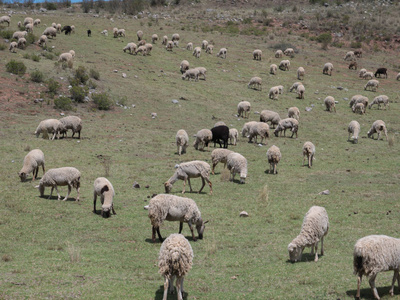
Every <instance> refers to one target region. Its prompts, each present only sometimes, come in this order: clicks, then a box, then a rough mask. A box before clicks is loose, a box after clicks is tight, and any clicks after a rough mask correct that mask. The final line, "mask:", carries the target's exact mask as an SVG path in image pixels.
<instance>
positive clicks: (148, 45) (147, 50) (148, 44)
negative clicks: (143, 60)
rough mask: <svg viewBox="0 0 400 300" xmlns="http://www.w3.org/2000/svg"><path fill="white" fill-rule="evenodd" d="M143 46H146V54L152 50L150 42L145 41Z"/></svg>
mask: <svg viewBox="0 0 400 300" xmlns="http://www.w3.org/2000/svg"><path fill="white" fill-rule="evenodd" d="M144 46H145V47H146V55H150V52H151V50H153V45H152V44H150V43H146V44H144Z"/></svg>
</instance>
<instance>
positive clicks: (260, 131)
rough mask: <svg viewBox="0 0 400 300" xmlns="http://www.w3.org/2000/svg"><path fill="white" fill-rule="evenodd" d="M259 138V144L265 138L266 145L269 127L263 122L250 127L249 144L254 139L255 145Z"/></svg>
mask: <svg viewBox="0 0 400 300" xmlns="http://www.w3.org/2000/svg"><path fill="white" fill-rule="evenodd" d="M258 136H260V137H261V142H260V143H261V144H262V143H263V140H264V138H265V144H267V138H269V125H268V124H267V123H264V122H256V123H255V124H253V125H252V126H250V129H249V133H248V138H249V143H251V142H252V140H253V138H255V143H257V137H258Z"/></svg>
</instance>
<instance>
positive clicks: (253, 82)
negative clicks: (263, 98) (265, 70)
mask: <svg viewBox="0 0 400 300" xmlns="http://www.w3.org/2000/svg"><path fill="white" fill-rule="evenodd" d="M247 87H248V88H253V89H257V90H258V89H260V91H262V79H261V78H260V77H252V78H251V79H250V81H249V83H248V84H247Z"/></svg>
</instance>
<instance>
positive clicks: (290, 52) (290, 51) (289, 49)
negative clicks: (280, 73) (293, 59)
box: [283, 48, 294, 56]
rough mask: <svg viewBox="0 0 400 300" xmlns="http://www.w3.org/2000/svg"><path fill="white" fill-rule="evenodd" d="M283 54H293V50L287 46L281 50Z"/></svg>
mask: <svg viewBox="0 0 400 300" xmlns="http://www.w3.org/2000/svg"><path fill="white" fill-rule="evenodd" d="M283 54H285V55H286V56H292V55H294V50H293V49H292V48H287V49H286V50H285V51H283Z"/></svg>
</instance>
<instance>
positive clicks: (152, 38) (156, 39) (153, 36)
mask: <svg viewBox="0 0 400 300" xmlns="http://www.w3.org/2000/svg"><path fill="white" fill-rule="evenodd" d="M156 41H158V35H157V34H153V35H152V36H151V42H152V43H153V44H155V43H156Z"/></svg>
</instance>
